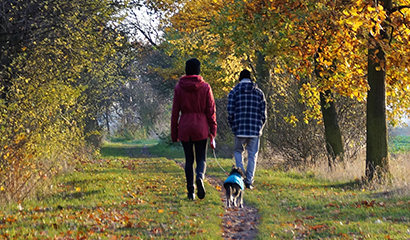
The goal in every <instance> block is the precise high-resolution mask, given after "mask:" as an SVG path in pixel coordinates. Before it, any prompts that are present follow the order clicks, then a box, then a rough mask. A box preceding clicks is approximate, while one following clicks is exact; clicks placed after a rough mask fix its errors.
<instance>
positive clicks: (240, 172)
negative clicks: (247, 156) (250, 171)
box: [238, 168, 245, 178]
mask: <svg viewBox="0 0 410 240" xmlns="http://www.w3.org/2000/svg"><path fill="white" fill-rule="evenodd" d="M238 172H239V174H241V176H242V177H243V178H244V177H245V173H244V172H243V171H242V168H238Z"/></svg>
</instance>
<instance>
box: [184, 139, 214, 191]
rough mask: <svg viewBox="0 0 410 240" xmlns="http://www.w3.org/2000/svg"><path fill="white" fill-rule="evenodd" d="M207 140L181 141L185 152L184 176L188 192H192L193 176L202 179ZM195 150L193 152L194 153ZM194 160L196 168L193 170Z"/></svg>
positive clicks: (204, 169)
mask: <svg viewBox="0 0 410 240" xmlns="http://www.w3.org/2000/svg"><path fill="white" fill-rule="evenodd" d="M207 140H208V139H204V140H201V141H195V142H194V141H189V142H183V141H181V143H182V147H183V148H184V153H185V177H186V181H187V190H188V193H193V192H194V190H195V187H194V176H195V173H196V179H204V178H205V171H206V149H207ZM194 152H195V153H194ZM195 161H196V169H195V171H194V162H195Z"/></svg>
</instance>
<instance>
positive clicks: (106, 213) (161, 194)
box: [0, 145, 223, 239]
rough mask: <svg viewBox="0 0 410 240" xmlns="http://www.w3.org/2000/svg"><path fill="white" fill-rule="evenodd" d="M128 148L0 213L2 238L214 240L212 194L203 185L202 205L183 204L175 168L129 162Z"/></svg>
mask: <svg viewBox="0 0 410 240" xmlns="http://www.w3.org/2000/svg"><path fill="white" fill-rule="evenodd" d="M129 147H130V146H122V145H121V146H117V147H116V149H115V147H113V146H112V145H109V146H106V148H105V149H103V151H102V152H103V153H104V154H105V157H104V158H102V159H98V160H92V161H86V162H85V161H84V162H82V163H80V164H79V165H78V166H77V167H76V171H75V172H73V173H71V174H68V175H65V176H61V177H60V178H58V179H56V181H55V187H54V189H55V192H54V193H53V194H52V195H50V196H47V197H46V198H44V199H41V200H37V201H26V202H22V203H20V204H19V205H11V206H6V207H2V208H0V209H1V212H0V238H4V239H148V238H155V239H218V238H219V237H220V236H221V228H220V224H221V222H222V220H221V218H220V216H221V215H222V213H223V205H222V203H221V201H220V195H219V193H218V191H217V190H216V189H214V188H212V187H210V186H209V185H207V191H208V194H207V197H206V198H205V199H204V200H201V201H195V202H192V201H188V200H187V196H186V193H185V192H186V190H185V189H186V187H185V177H184V173H183V171H182V170H181V168H180V167H178V166H177V165H176V164H175V162H174V161H172V160H168V159H165V158H138V157H136V158H128V157H126V156H124V155H128V154H129V153H130V151H129V150H130V149H129ZM107 151H108V152H109V153H110V154H112V155H113V156H115V157H108V156H107V155H106V154H107ZM135 152H137V151H136V150H135V149H134V150H132V153H135Z"/></svg>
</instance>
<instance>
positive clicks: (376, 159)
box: [365, 46, 388, 181]
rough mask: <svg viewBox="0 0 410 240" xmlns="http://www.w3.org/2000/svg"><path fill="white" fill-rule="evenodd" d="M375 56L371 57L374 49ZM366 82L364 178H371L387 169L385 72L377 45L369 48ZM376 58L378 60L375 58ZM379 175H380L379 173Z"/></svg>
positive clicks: (383, 57) (382, 56)
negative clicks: (367, 84)
mask: <svg viewBox="0 0 410 240" xmlns="http://www.w3.org/2000/svg"><path fill="white" fill-rule="evenodd" d="M377 50H378V51H379V52H378V53H377V54H376V58H375V57H373V56H374V55H375V53H376V51H377ZM368 54H369V56H368V80H367V81H368V83H369V87H370V90H369V91H368V93H367V116H366V129H367V139H366V172H365V175H366V179H367V180H369V181H370V180H372V179H373V178H374V176H375V174H382V173H386V172H387V171H388V146H387V123H386V81H385V78H386V72H385V71H384V70H383V69H381V70H378V68H379V67H380V62H378V60H384V59H385V56H384V52H383V50H382V49H381V48H380V47H379V46H377V47H375V48H371V49H369V53H368ZM377 59H378V60H377ZM379 177H382V176H381V175H380V176H379Z"/></svg>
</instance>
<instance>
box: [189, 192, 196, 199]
mask: <svg viewBox="0 0 410 240" xmlns="http://www.w3.org/2000/svg"><path fill="white" fill-rule="evenodd" d="M188 200H192V201H194V200H195V193H188Z"/></svg>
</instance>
